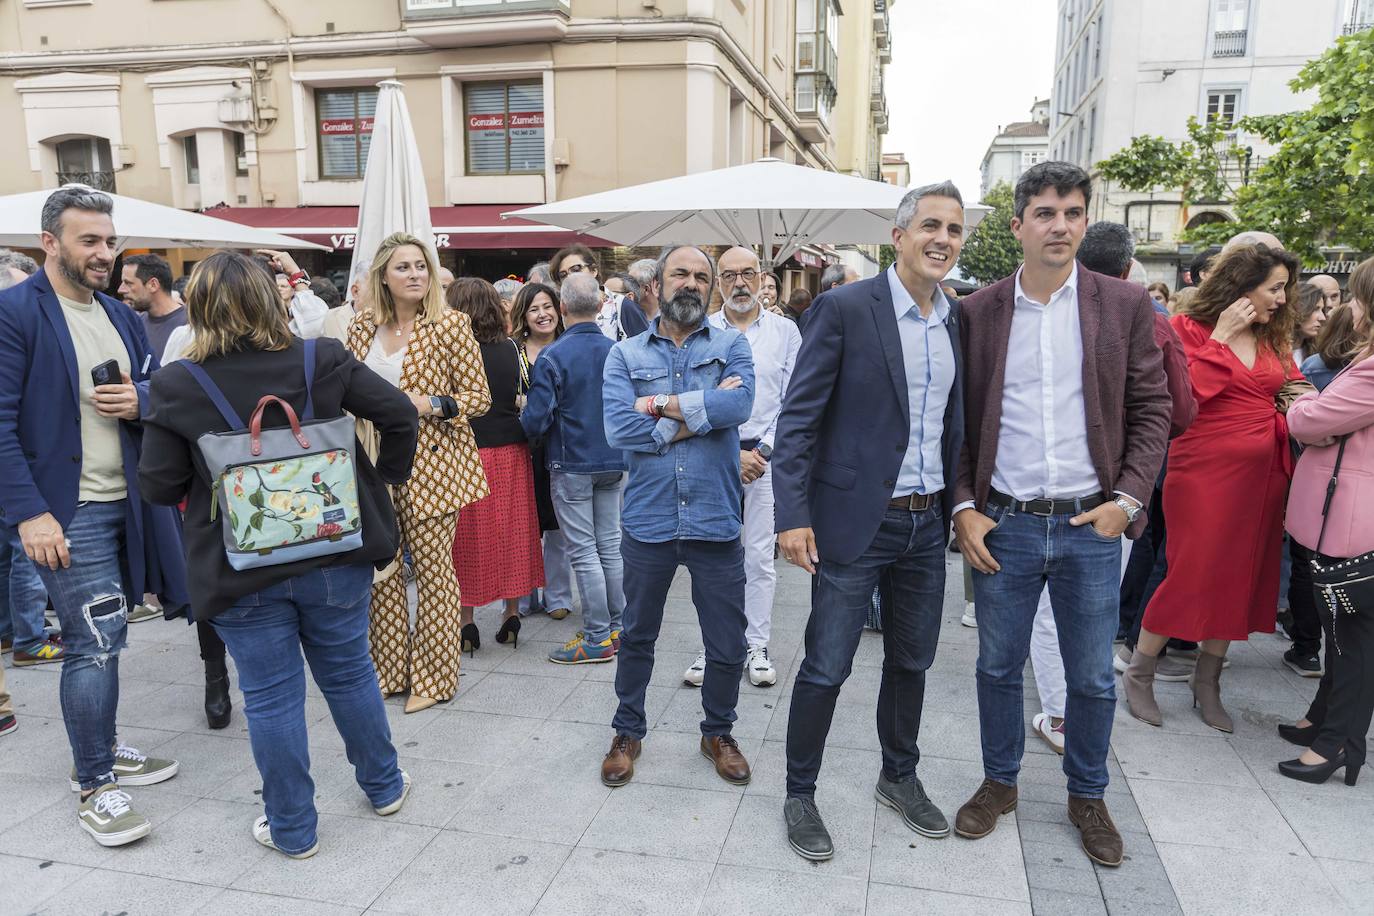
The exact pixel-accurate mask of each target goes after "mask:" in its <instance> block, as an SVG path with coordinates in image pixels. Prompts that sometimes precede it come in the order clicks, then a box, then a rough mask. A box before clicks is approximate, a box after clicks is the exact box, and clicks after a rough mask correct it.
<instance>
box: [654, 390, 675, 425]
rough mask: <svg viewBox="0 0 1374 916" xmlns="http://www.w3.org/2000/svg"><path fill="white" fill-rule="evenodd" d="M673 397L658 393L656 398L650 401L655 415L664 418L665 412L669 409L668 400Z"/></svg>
mask: <svg viewBox="0 0 1374 916" xmlns="http://www.w3.org/2000/svg"><path fill="white" fill-rule="evenodd" d="M670 400H671V399H670V398H669V397H668V395H666V394H656V395H654V399H653V400H652V401H650V402H649V409H650V410H652V411H653V412H654V416H656V417H658V418H659V419H660V420H662V419H663V412H664V411H665V410H667V409H668V402H669V401H670Z"/></svg>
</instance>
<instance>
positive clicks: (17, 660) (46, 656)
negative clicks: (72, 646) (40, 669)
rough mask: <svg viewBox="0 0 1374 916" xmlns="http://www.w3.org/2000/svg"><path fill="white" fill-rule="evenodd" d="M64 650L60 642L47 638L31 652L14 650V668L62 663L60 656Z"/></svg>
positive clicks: (64, 652)
mask: <svg viewBox="0 0 1374 916" xmlns="http://www.w3.org/2000/svg"><path fill="white" fill-rule="evenodd" d="M65 654H66V650H65V649H63V648H62V642H61V641H60V640H57V639H53V638H52V637H47V638H46V639H44V640H43V641H42V642H40V643H39V644H38V645H36V646H34V647H33V650H32V651H25V650H23V649H15V650H14V665H15V667H16V668H26V667H28V666H29V665H51V664H52V663H53V662H60V661H62V656H63V655H65Z"/></svg>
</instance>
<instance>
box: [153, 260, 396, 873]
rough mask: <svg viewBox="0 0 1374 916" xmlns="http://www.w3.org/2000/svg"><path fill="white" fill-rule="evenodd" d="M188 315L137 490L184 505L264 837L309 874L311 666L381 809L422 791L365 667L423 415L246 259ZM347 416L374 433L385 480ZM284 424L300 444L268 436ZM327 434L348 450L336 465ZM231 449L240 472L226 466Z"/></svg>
mask: <svg viewBox="0 0 1374 916" xmlns="http://www.w3.org/2000/svg"><path fill="white" fill-rule="evenodd" d="M186 307H187V309H188V317H189V318H190V324H191V326H192V327H193V329H194V330H193V335H192V339H191V344H190V348H189V351H188V352H187V354H186V356H185V361H183V362H176V363H172V364H170V365H168V366H166V367H164V368H163V369H161V370H159V371H158V372H157V373H156V374H155V375H154V376H153V379H152V387H151V391H150V394H149V399H150V411H151V413H150V415H149V416H148V417H147V418H145V419H144V421H143V446H144V447H143V458H142V460H141V461H140V464H139V484H140V486H141V488H142V491H143V496H144V498H145V499H147V500H148V501H150V502H154V503H161V504H164V505H175V504H177V503H179V502H180V501H181V500H182V499H183V498H184V499H186V513H185V521H184V524H185V547H186V560H187V570H188V572H189V576H188V579H189V581H190V588H191V608H192V612H193V614H194V616H195V619H196V620H197V621H198V622H199V621H203V620H208V621H210V622H211V624H212V625H213V626H214V629H215V631H216V632H217V633H218V634H219V636H220V638H222V639H223V640H224V642H225V644H226V645H227V646H228V648H229V654H230V655H232V656H233V658H234V663H235V665H236V666H237V668H238V672H239V686H240V687H241V688H242V690H243V695H244V701H245V702H244V705H245V710H244V711H245V714H246V715H247V718H248V735H249V739H250V742H251V744H252V747H253V758H254V760H255V761H256V762H257V765H258V771H259V773H260V774H261V775H262V782H263V789H262V796H263V804H264V807H265V809H266V815H265V816H263V817H260V818H258V819H257V820H256V822H255V823H254V825H253V835H254V837H255V838H256V839H257V841H258V842H259V843H261V844H263V845H264V846H268V847H270V848H273V849H277V850H279V851H281V852H283V853H285V854H286V855H288V856H291V857H293V858H306V857H308V856H311V855H314V854H315V852H316V850H317V849H318V848H319V842H318V837H317V835H316V824H317V820H318V818H317V814H316V811H315V789H314V783H313V782H312V781H311V778H310V763H309V761H310V757H309V751H308V748H307V740H306V726H305V670H304V667H303V666H302V664H301V656H302V652H304V656H305V659H306V660H307V661H308V662H309V663H310V670H311V673H312V674H313V675H314V677H315V682H316V683H317V684H318V685H319V687H320V691H321V692H322V693H323V694H324V696H325V699H326V701H327V702H328V703H329V709H330V712H331V713H332V714H333V717H334V724H335V727H336V728H337V729H338V730H339V734H340V736H341V737H342V738H343V741H344V746H345V747H346V748H347V751H348V758H349V760H350V761H352V763H353V765H354V771H355V774H356V776H357V780H358V785H359V787H360V788H362V790H363V792H364V793H365V794H366V795H367V798H368V801H369V802H370V803H371V804H372V806H373V809H374V810H375V811H376V812H377V813H378V814H382V815H386V814H393V813H395V812H396V811H399V810H400V808H401V805H402V803H403V802H404V801H405V797H406V793H407V792H408V790H409V788H410V780H409V778H408V777H407V776H406V775H405V774H404V773H403V772H402V771H401V770H400V768H399V767H398V766H397V762H396V749H395V747H393V745H392V743H391V739H390V730H389V728H388V725H387V720H386V713H385V710H384V708H383V704H382V695H381V692H380V691H379V690H378V689H377V679H376V674H375V673H374V671H373V667H372V663H371V661H370V659H369V657H368V601H369V596H370V590H371V586H372V572H373V568H374V567H375V566H377V565H379V564H380V565H386V564H387V563H389V562H390V561H391V560H392V558H393V557H394V556H395V553H396V546H397V543H398V535H397V530H396V518H395V514H394V512H393V510H392V507H391V500H390V498H389V497H388V496H387V492H386V486H387V484H389V483H390V484H398V483H401V482H403V481H405V480H406V479H407V478H408V477H409V476H410V469H411V463H412V461H413V460H414V456H415V442H416V426H417V420H416V415H415V408H414V406H413V405H412V404H411V402H410V400H409V399H408V398H407V397H406V396H405V395H404V394H402V393H401V392H399V391H397V390H396V389H395V388H394V387H392V386H391V385H388V384H387V383H386V382H385V381H384V380H382V379H381V378H379V377H378V376H377V375H376V373H374V372H371V371H370V370H368V369H367V367H365V366H364V365H363V364H362V363H361V362H359V361H358V360H357V359H355V358H354V357H353V356H352V355H351V354H349V353H348V351H347V350H346V349H345V348H344V347H343V345H342V344H340V343H339V342H338V341H335V340H330V339H319V340H309V341H303V340H300V339H298V338H296V337H294V336H293V335H292V333H291V331H290V329H289V328H288V327H287V323H286V319H285V317H284V316H283V314H282V310H281V304H280V301H279V300H278V297H277V290H276V285H275V283H274V282H273V278H272V276H271V275H270V274H269V273H268V272H267V271H266V270H264V269H263V268H262V266H260V265H259V264H257V263H255V262H254V261H253V260H252V259H251V258H249V257H246V256H244V255H242V254H239V253H236V252H232V251H222V252H217V253H215V254H213V255H211V256H210V257H208V258H206V259H205V260H204V261H202V262H201V263H200V264H199V265H197V266H196V269H195V271H194V272H193V273H192V275H191V282H190V284H189V285H188V287H187V304H186ZM346 413H348V414H353V415H356V416H358V417H363V418H366V419H368V420H370V421H372V423H373V424H375V426H376V428H377V430H378V431H379V433H380V440H381V446H380V453H379V455H378V459H377V462H376V465H375V467H374V465H373V464H372V463H371V462H370V461H369V460H368V459H367V456H366V455H365V454H363V453H362V452H361V450H360V449H358V447H357V440H356V438H353V437H352V435H351V431H352V425H351V424H352V420H351V419H349V418H346ZM283 416H285V417H286V419H287V420H288V421H289V422H290V424H291V428H290V429H281V428H277V429H273V428H272V427H274V426H275V427H280V425H281V422H282V418H283ZM243 418H251V419H250V420H248V422H246V423H245V421H244V419H243ZM245 426H248V427H250V428H252V432H244V428H245ZM254 427H256V428H254ZM326 427H328V428H329V431H328V432H326ZM297 430H299V436H298V435H297ZM331 435H332V436H333V439H334V441H336V442H337V441H342V444H341V445H339V446H338V447H335V448H330V449H327V450H324V449H325V443H326V441H327V440H328V439H329V437H330V436H331ZM283 437H286V438H287V439H288V440H289V441H288V443H287V444H288V448H286V449H285V450H284V451H283V452H281V453H277V452H274V451H273V449H274V448H276V447H277V446H278V445H280V441H281V440H282V438H283ZM341 437H342V438H341ZM311 440H313V441H314V443H315V445H314V447H313V449H312V448H307V447H305V444H306V443H309V442H310V441H311ZM254 442H255V443H256V445H257V449H258V450H259V451H260V454H256V455H255V454H254V453H253V450H252V449H251V448H249V447H248V446H249V445H250V443H254ZM296 442H299V443H302V445H299V446H294V445H292V443H296ZM225 448H228V449H230V450H233V449H237V448H241V453H240V454H239V459H241V460H238V459H236V460H233V461H225V460H224V459H223V458H222V457H219V456H221V455H222V454H223V449H225ZM278 455H280V457H278ZM207 456H215V458H214V460H213V462H211V461H209V460H207ZM315 468H318V469H319V470H315ZM321 470H322V471H323V473H321ZM333 519H337V521H333ZM336 529H337V530H336ZM278 538H281V540H280V541H279V540H278Z"/></svg>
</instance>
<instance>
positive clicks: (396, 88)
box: [348, 80, 437, 283]
mask: <svg viewBox="0 0 1374 916" xmlns="http://www.w3.org/2000/svg"><path fill="white" fill-rule="evenodd" d="M377 88H378V89H379V90H380V91H379V92H378V94H377V115H376V120H375V121H374V122H373V125H372V145H371V147H370V148H369V149H368V154H367V168H366V169H365V171H364V172H363V199H362V204H361V205H360V206H359V207H358V237H357V240H356V241H355V242H354V244H353V265H352V267H351V268H350V269H349V271H348V276H349V282H350V283H351V282H352V278H353V275H354V272H355V271H356V270H357V269H358V266H359V265H363V266H371V264H372V258H373V257H374V256H375V255H376V254H377V249H378V248H379V247H381V244H382V240H383V239H385V238H386V237H387V236H389V235H391V234H392V233H394V232H409V233H410V234H411V235H413V236H415V237H416V238H418V239H420V240H421V241H423V242H424V243H425V245H426V246H427V247H428V248H429V253H430V256H431V257H435V251H434V229H433V224H432V223H431V222H430V216H429V196H428V195H427V194H426V193H425V173H424V170H423V168H422V167H421V165H420V148H419V147H418V146H417V145H416V144H415V130H414V128H412V127H411V124H410V110H409V109H408V108H406V97H405V93H404V92H402V91H401V90H402V88H403V87H402V85H401V84H400V83H399V82H397V81H396V80H383V81H382V82H380V83H378V84H377ZM436 262H437V258H436ZM435 279H436V281H437V278H435Z"/></svg>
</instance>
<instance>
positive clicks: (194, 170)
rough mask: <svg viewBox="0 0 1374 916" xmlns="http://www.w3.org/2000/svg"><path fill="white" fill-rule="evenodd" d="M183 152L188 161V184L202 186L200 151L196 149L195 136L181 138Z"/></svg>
mask: <svg viewBox="0 0 1374 916" xmlns="http://www.w3.org/2000/svg"><path fill="white" fill-rule="evenodd" d="M181 152H182V156H183V158H185V160H186V183H187V184H200V150H199V149H198V148H197V147H196V135H195V134H188V135H186V136H185V137H182V138H181Z"/></svg>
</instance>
